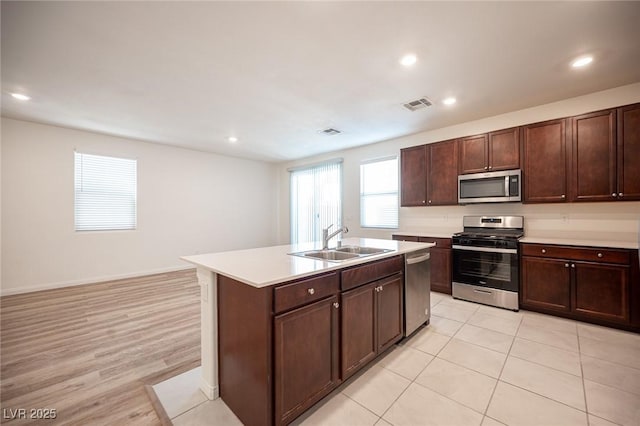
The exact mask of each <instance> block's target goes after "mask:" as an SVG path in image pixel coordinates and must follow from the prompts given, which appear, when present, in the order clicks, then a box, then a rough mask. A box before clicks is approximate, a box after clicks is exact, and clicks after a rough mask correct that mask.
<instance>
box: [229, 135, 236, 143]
mask: <svg viewBox="0 0 640 426" xmlns="http://www.w3.org/2000/svg"><path fill="white" fill-rule="evenodd" d="M229 142H231V143H236V142H238V138H236V137H235V136H230V137H229Z"/></svg>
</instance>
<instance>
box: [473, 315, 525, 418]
mask: <svg viewBox="0 0 640 426" xmlns="http://www.w3.org/2000/svg"><path fill="white" fill-rule="evenodd" d="M523 320H524V317H522V318H520V322H519V323H518V328H517V329H516V332H515V334H514V335H513V340H512V341H511V345H510V346H509V351H508V352H507V356H506V357H505V358H504V364H502V368H501V369H500V374H498V378H497V379H496V384H495V386H494V387H493V392H491V396H490V397H489V401H487V406H486V407H485V409H484V413H483V415H484V416H485V417H486V416H487V412H488V411H489V406H491V402H492V401H493V397H494V395H495V394H496V389H497V388H498V383H500V382H501V380H500V377H501V376H502V372H503V371H504V367H505V365H507V360H508V359H509V354H510V353H511V349H512V348H513V344H514V343H515V341H516V336H517V335H518V331H519V330H520V327H521V326H522V321H523ZM491 418H493V417H491ZM483 420H484V419H483ZM494 420H495V419H494ZM500 423H502V422H500Z"/></svg>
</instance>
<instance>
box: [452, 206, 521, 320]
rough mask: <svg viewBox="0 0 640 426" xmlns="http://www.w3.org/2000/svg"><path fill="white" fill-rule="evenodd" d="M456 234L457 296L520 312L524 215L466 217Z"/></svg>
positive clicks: (454, 257) (454, 277) (455, 280)
mask: <svg viewBox="0 0 640 426" xmlns="http://www.w3.org/2000/svg"><path fill="white" fill-rule="evenodd" d="M462 223H463V226H464V231H463V232H459V233H457V234H454V235H453V283H452V287H453V297H455V298H456V299H464V300H470V301H472V302H479V303H484V304H486V305H491V306H497V307H500V308H506V309H512V310H514V311H517V310H518V309H519V307H518V287H519V285H520V271H519V263H520V261H519V253H518V240H519V239H520V238H522V236H523V235H524V217H522V216H465V217H464V218H463V220H462Z"/></svg>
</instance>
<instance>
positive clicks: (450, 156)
mask: <svg viewBox="0 0 640 426" xmlns="http://www.w3.org/2000/svg"><path fill="white" fill-rule="evenodd" d="M400 159H401V160H400V163H401V166H400V169H401V172H400V173H401V187H402V189H401V205H402V206H403V207H410V206H445V205H455V204H458V140H457V139H454V140H449V141H444V142H437V143H432V144H428V145H420V146H416V147H412V148H406V149H403V150H402V151H401V153H400Z"/></svg>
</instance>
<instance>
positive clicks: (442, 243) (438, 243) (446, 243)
mask: <svg viewBox="0 0 640 426" xmlns="http://www.w3.org/2000/svg"><path fill="white" fill-rule="evenodd" d="M418 241H419V242H421V243H435V247H433V248H449V249H450V248H451V238H435V237H420V238H418Z"/></svg>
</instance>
